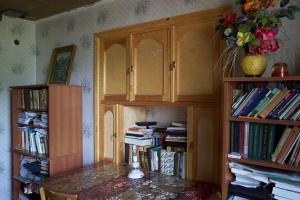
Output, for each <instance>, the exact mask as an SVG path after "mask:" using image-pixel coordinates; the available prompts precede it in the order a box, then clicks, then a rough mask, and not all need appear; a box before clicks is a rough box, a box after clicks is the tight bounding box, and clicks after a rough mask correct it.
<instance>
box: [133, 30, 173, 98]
mask: <svg viewBox="0 0 300 200" xmlns="http://www.w3.org/2000/svg"><path fill="white" fill-rule="evenodd" d="M169 35H170V31H169V29H168V28H162V29H158V30H152V31H148V32H142V33H136V34H133V35H132V57H131V59H132V60H131V63H132V73H131V74H132V75H133V76H132V82H133V88H132V89H133V90H132V95H131V97H132V100H135V101H170V70H169V64H170V47H169V46H170V45H169V43H170V42H169V38H170V37H169Z"/></svg>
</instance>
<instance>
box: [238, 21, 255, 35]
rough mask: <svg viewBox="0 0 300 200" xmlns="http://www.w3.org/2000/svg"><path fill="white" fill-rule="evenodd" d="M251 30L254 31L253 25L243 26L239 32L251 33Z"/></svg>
mask: <svg viewBox="0 0 300 200" xmlns="http://www.w3.org/2000/svg"><path fill="white" fill-rule="evenodd" d="M251 29H252V25H250V24H249V23H247V24H241V25H240V27H239V31H240V32H243V33H246V32H250V31H251Z"/></svg>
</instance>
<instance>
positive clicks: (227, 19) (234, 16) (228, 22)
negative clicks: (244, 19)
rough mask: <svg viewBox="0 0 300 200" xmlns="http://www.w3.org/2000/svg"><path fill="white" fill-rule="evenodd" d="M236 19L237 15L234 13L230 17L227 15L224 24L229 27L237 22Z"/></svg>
mask: <svg viewBox="0 0 300 200" xmlns="http://www.w3.org/2000/svg"><path fill="white" fill-rule="evenodd" d="M235 18H236V14H235V13H232V14H230V15H227V16H226V17H225V18H224V24H225V25H226V26H229V25H230V24H232V22H233V21H234V20H235Z"/></svg>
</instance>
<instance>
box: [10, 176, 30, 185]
mask: <svg viewBox="0 0 300 200" xmlns="http://www.w3.org/2000/svg"><path fill="white" fill-rule="evenodd" d="M13 179H14V180H15V181H18V182H19V183H23V184H28V183H31V182H33V180H30V179H28V178H25V177H22V176H14V177H13Z"/></svg>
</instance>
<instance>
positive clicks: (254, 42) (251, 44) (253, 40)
mask: <svg viewBox="0 0 300 200" xmlns="http://www.w3.org/2000/svg"><path fill="white" fill-rule="evenodd" d="M248 43H249V45H250V46H259V45H260V40H259V39H257V38H253V39H252V40H250V41H249V42H248Z"/></svg>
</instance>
